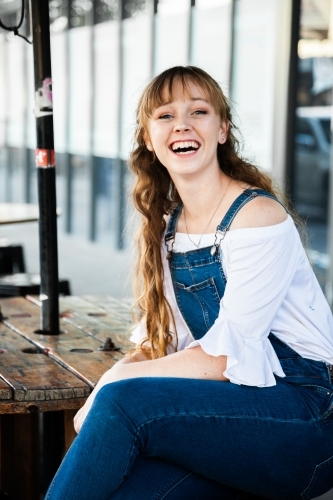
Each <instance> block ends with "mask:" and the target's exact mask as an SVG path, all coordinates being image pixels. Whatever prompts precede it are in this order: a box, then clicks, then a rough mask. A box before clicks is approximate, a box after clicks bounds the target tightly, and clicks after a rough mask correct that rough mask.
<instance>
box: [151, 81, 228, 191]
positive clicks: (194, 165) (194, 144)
mask: <svg viewBox="0 0 333 500" xmlns="http://www.w3.org/2000/svg"><path fill="white" fill-rule="evenodd" d="M188 89H189V92H188V93H187V92H186V90H185V89H184V88H183V85H182V84H181V82H177V81H176V82H175V83H174V85H173V89H172V97H171V100H170V99H169V102H168V93H167V92H165V101H164V102H163V103H162V105H161V106H159V107H158V108H156V109H155V111H154V112H153V114H152V116H151V117H150V118H149V119H148V123H147V129H148V130H147V132H148V134H147V137H146V145H147V147H148V149H149V150H150V151H155V154H156V156H157V158H158V159H159V160H160V162H161V163H162V164H163V165H164V166H165V167H166V168H167V170H168V171H169V174H170V176H171V178H172V179H173V180H174V181H176V180H177V178H179V177H182V178H184V177H188V176H191V177H192V176H193V175H197V174H198V173H199V172H202V171H203V170H207V169H216V168H217V169H218V168H219V165H218V161H217V144H218V143H220V144H223V143H224V142H225V141H226V139H227V133H228V124H227V122H221V118H220V116H219V115H217V114H216V112H215V109H214V107H213V106H212V104H211V103H210V102H208V101H207V98H206V96H205V93H204V92H203V90H202V89H201V88H200V87H198V86H197V85H196V84H194V83H192V82H190V81H189V82H188Z"/></svg>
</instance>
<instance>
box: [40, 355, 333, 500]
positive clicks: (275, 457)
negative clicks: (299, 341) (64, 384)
mask: <svg viewBox="0 0 333 500" xmlns="http://www.w3.org/2000/svg"><path fill="white" fill-rule="evenodd" d="M283 349H285V348H284V347H283V346H282V350H283ZM292 352H294V351H292ZM291 359H292V357H289V358H286V359H285V360H283V359H282V360H281V364H282V365H283V363H284V362H285V366H284V369H287V365H289V375H288V376H287V377H286V378H277V385H276V386H274V387H267V388H257V387H249V386H242V385H235V384H232V383H229V382H218V381H208V380H195V379H177V378H138V379H130V380H124V381H121V382H116V383H112V384H109V385H106V386H104V387H103V388H102V389H101V390H100V391H99V393H98V394H97V396H96V399H95V401H94V404H93V407H92V409H91V411H90V412H89V414H88V416H87V418H86V421H85V423H84V424H83V426H82V429H81V431H80V433H79V435H78V436H77V438H76V439H75V441H74V443H73V445H72V447H71V448H70V450H69V452H68V454H67V455H66V457H65V459H64V461H63V463H62V465H61V467H60V469H59V470H58V472H57V474H56V476H55V478H54V480H53V482H52V484H51V486H50V488H49V491H48V493H47V495H46V499H48V500H85V499H86V500H107V499H108V500H121V499H125V500H127V499H129V500H132V499H133V500H162V499H164V500H187V499H188V500H206V499H209V500H215V499H216V500H217V499H219V500H222V499H239V500H240V499H243V498H247V497H246V495H245V496H244V495H243V494H242V492H248V493H252V494H255V495H258V496H262V497H264V498H268V499H271V500H294V499H295V500H296V499H298V500H300V499H303V500H308V499H311V498H315V497H317V496H319V495H321V494H323V493H324V492H326V491H328V490H329V489H330V488H332V487H333V411H332V408H333V390H332V389H333V388H332V385H331V382H330V378H329V374H328V370H327V367H326V366H325V365H324V363H319V362H316V361H309V360H304V359H303V358H300V359H298V363H296V364H295V363H294V366H297V368H296V369H294V370H293V369H292V368H291V366H292V364H293V363H291V361H290V360H291ZM302 370H303V371H302ZM304 370H305V371H304ZM287 371H288V370H287ZM306 373H308V376H306Z"/></svg>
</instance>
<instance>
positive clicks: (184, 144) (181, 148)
mask: <svg viewBox="0 0 333 500" xmlns="http://www.w3.org/2000/svg"><path fill="white" fill-rule="evenodd" d="M199 147H200V144H198V143H197V142H196V141H177V142H174V143H173V144H172V145H171V149H172V151H173V152H174V153H176V154H178V155H188V154H190V153H193V152H194V151H197V149H199Z"/></svg>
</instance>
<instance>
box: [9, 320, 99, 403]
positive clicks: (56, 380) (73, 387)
mask: <svg viewBox="0 0 333 500" xmlns="http://www.w3.org/2000/svg"><path fill="white" fill-rule="evenodd" d="M0 348H1V349H2V350H4V351H5V352H3V354H1V367H0V377H1V378H2V379H3V380H5V381H6V382H7V383H8V384H9V385H10V386H11V387H12V389H13V396H11V397H13V399H14V401H48V400H59V399H61V400H62V399H71V398H75V397H80V398H81V397H87V396H88V395H89V393H90V388H89V386H88V385H87V384H85V383H84V382H82V380H80V379H78V378H77V377H75V376H74V375H72V374H71V373H68V371H67V370H65V369H64V368H62V367H61V366H59V365H57V364H55V363H54V362H53V361H52V360H51V359H49V358H48V357H47V356H45V355H44V354H43V353H42V352H40V351H39V350H38V349H36V348H35V347H34V345H33V344H31V343H30V342H28V341H27V340H25V339H24V338H22V337H20V336H19V335H17V334H16V333H14V332H13V331H11V330H10V329H9V328H7V327H6V326H4V325H1V324H0Z"/></svg>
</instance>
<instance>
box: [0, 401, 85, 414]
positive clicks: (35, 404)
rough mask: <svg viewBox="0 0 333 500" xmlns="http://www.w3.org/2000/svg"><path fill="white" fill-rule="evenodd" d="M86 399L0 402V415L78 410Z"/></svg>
mask: <svg viewBox="0 0 333 500" xmlns="http://www.w3.org/2000/svg"><path fill="white" fill-rule="evenodd" d="M86 399H87V398H85V397H84V398H73V399H60V400H55V399H54V400H49V401H23V402H19V401H14V400H9V401H8V400H4V401H0V415H2V414H3V415H5V414H13V413H18V414H22V415H23V414H28V413H44V412H47V411H60V410H76V411H77V410H79V409H80V408H81V406H83V405H84V403H85V402H86Z"/></svg>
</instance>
